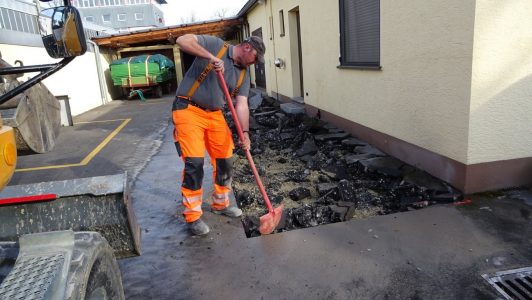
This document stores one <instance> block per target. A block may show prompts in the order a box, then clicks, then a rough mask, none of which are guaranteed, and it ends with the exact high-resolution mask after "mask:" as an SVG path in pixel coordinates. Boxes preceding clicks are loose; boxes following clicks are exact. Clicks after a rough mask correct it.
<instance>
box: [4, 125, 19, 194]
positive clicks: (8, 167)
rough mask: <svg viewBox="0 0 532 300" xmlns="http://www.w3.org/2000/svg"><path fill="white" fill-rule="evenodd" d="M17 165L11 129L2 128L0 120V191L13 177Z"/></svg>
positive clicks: (13, 135) (13, 136)
mask: <svg viewBox="0 0 532 300" xmlns="http://www.w3.org/2000/svg"><path fill="white" fill-rule="evenodd" d="M16 163H17V148H16V146H15V133H14V131H13V128H11V127H9V126H2V119H1V118H0V190H2V189H3V188H4V186H6V184H7V183H8V182H9V180H10V179H11V176H13V173H14V172H15V167H16Z"/></svg>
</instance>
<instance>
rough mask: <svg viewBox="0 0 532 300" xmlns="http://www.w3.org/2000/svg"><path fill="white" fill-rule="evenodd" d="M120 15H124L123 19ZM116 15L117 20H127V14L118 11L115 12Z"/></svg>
mask: <svg viewBox="0 0 532 300" xmlns="http://www.w3.org/2000/svg"><path fill="white" fill-rule="evenodd" d="M121 16H122V17H124V19H122V18H121ZM116 17H117V19H118V21H121V22H125V21H126V20H127V15H126V14H122V13H120V14H117V15H116Z"/></svg>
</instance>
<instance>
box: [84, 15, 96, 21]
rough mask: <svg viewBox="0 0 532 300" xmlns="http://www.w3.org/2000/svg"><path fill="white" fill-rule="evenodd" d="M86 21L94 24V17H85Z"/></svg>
mask: <svg viewBox="0 0 532 300" xmlns="http://www.w3.org/2000/svg"><path fill="white" fill-rule="evenodd" d="M85 21H87V22H94V17H93V16H86V17H85Z"/></svg>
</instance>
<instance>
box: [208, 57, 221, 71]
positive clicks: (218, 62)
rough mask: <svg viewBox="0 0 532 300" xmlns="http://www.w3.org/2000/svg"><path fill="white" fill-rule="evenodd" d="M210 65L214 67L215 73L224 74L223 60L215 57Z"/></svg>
mask: <svg viewBox="0 0 532 300" xmlns="http://www.w3.org/2000/svg"><path fill="white" fill-rule="evenodd" d="M210 63H211V64H212V65H213V66H214V70H215V71H221V72H222V74H223V72H224V61H223V60H221V59H219V58H218V57H216V56H214V55H213V56H212V57H211V59H210Z"/></svg>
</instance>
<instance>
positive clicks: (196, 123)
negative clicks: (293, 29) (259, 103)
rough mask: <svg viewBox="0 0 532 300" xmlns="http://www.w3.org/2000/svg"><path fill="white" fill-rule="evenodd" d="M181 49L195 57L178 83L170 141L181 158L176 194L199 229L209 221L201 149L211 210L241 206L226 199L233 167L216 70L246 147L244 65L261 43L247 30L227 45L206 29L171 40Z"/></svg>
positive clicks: (232, 213)
mask: <svg viewBox="0 0 532 300" xmlns="http://www.w3.org/2000/svg"><path fill="white" fill-rule="evenodd" d="M175 42H176V43H177V45H178V46H179V48H180V49H181V51H183V52H186V53H188V54H191V55H194V56H195V59H194V62H193V63H192V65H191V66H190V68H189V69H188V71H187V72H186V74H185V77H184V78H183V80H182V81H181V83H180V84H179V87H178V88H177V92H176V98H175V100H174V103H173V105H172V120H173V123H174V128H175V129H174V142H175V145H176V149H177V152H178V154H179V156H181V158H182V159H183V161H184V163H185V168H184V171H183V180H182V186H181V194H182V196H183V205H184V212H183V215H184V217H185V221H186V223H187V226H188V228H189V230H190V232H191V233H192V234H193V235H204V234H207V233H208V232H209V226H208V225H207V224H206V223H205V222H204V221H203V220H202V219H201V216H202V213H203V212H202V209H201V203H202V186H201V184H202V180H203V163H204V156H205V150H207V152H208V154H209V157H210V161H211V164H212V167H213V181H214V193H213V194H212V196H211V199H212V205H211V210H212V212H214V213H216V214H222V215H225V216H228V217H233V218H236V217H239V216H241V215H242V211H241V210H240V209H239V208H238V207H236V206H235V205H231V204H230V201H229V193H230V191H231V180H232V168H233V159H232V156H233V148H234V144H233V139H232V136H231V131H230V129H229V127H228V125H227V123H226V121H225V118H224V115H223V112H222V108H223V107H224V104H225V100H224V93H223V90H222V88H221V86H220V83H219V82H218V78H217V76H216V73H215V71H221V72H223V76H224V79H225V81H226V83H227V86H228V89H229V92H230V93H231V96H232V97H233V99H234V100H235V101H236V104H235V108H236V114H237V118H238V120H239V121H240V124H241V125H242V130H243V131H244V140H242V141H239V144H240V146H241V147H242V148H243V149H250V147H251V142H250V139H249V108H248V94H249V89H250V77H249V72H248V71H247V69H248V67H249V66H250V65H252V64H255V63H257V62H258V61H260V62H263V61H264V52H265V46H264V43H263V41H262V39H260V38H259V37H256V36H251V37H248V38H246V39H245V40H244V41H243V42H242V43H240V44H238V45H236V46H232V45H229V44H227V43H225V42H224V41H223V40H221V39H219V38H217V37H213V36H208V35H194V34H186V35H182V36H180V37H179V38H177V40H176V41H175Z"/></svg>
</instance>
